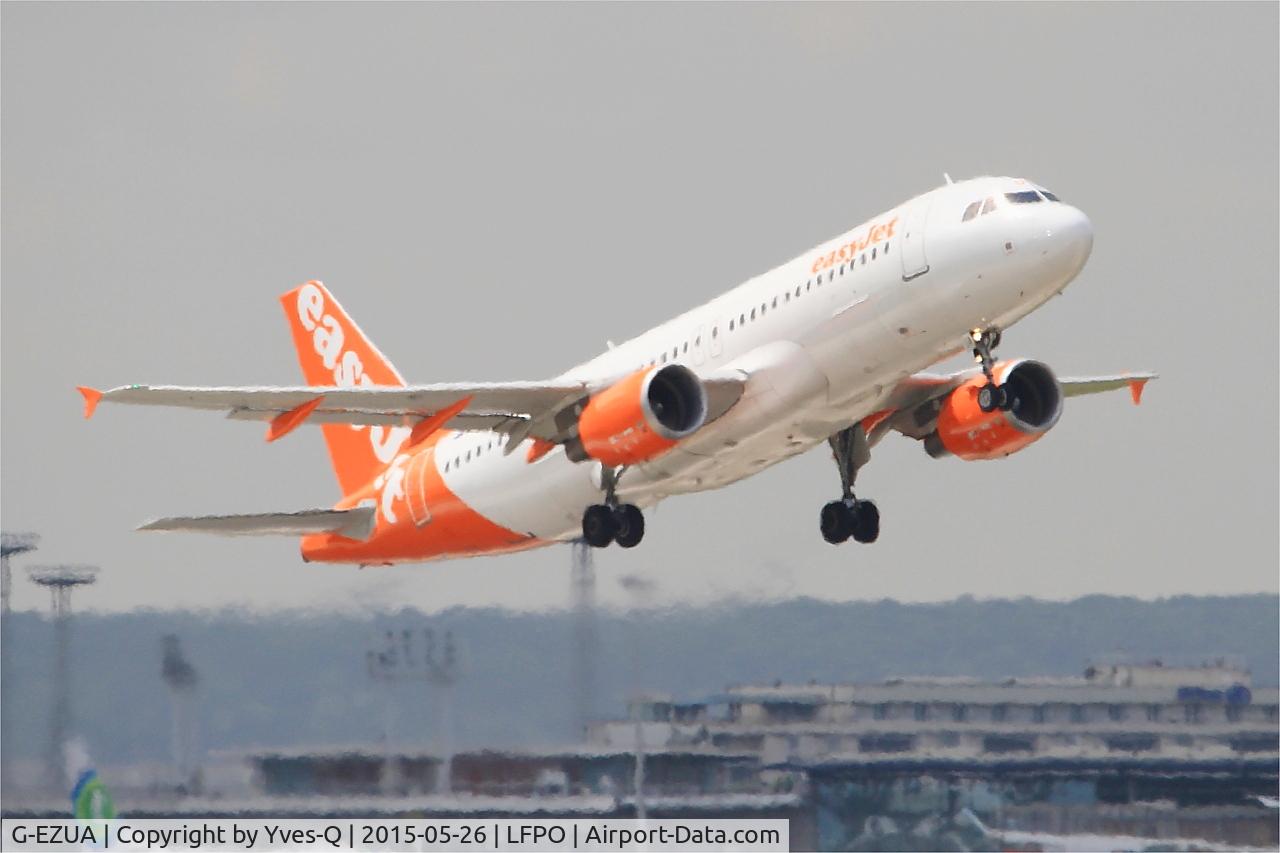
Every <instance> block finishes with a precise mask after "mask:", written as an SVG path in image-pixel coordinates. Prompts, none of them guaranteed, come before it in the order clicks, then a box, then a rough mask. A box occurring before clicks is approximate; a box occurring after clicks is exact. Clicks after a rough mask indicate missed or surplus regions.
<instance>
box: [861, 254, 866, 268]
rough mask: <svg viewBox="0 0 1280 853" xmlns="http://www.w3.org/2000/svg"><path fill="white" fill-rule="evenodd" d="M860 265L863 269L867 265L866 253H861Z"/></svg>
mask: <svg viewBox="0 0 1280 853" xmlns="http://www.w3.org/2000/svg"><path fill="white" fill-rule="evenodd" d="M862 265H863V266H864V267H865V266H866V265H867V253H866V252H863V253H862Z"/></svg>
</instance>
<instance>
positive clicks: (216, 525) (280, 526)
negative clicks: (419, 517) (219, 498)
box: [138, 506, 377, 541]
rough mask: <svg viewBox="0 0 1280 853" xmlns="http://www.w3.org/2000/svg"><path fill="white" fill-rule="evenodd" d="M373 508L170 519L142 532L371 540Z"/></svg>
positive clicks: (157, 521) (144, 528)
mask: <svg viewBox="0 0 1280 853" xmlns="http://www.w3.org/2000/svg"><path fill="white" fill-rule="evenodd" d="M376 512H377V510H376V509H375V508H374V507H371V506H360V507H353V508H351V509H304V510H301V511H298V512H263V513H249V514H242V515H189V516H182V515H177V516H170V517H168V518H157V519H155V520H154V521H148V522H147V523H146V524H143V525H142V526H141V527H139V528H138V529H139V530H161V531H167V532H173V531H181V532H184V533H215V534H218V535H220V536H307V535H309V534H312V533H336V534H338V535H339V536H345V537H347V538H348V539H359V540H361V541H363V540H365V539H368V538H369V536H370V535H372V534H373V527H374V521H375V518H374V516H375V513H376Z"/></svg>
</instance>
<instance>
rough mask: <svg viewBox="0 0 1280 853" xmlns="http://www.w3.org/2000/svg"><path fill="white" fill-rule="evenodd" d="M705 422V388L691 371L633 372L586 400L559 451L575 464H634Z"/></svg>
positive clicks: (659, 452) (668, 368)
mask: <svg viewBox="0 0 1280 853" xmlns="http://www.w3.org/2000/svg"><path fill="white" fill-rule="evenodd" d="M706 420H707V392H706V389H705V388H704V387H703V385H702V382H701V381H700V380H699V379H698V377H697V375H696V374H695V373H694V372H693V371H692V370H690V369H689V368H687V367H685V366H684V365H680V364H668V365H666V366H665V367H659V368H649V369H646V370H639V371H636V372H635V373H633V374H632V375H630V376H628V377H627V378H626V379H623V380H621V381H620V382H617V383H615V384H614V385H612V386H610V387H609V388H606V389H605V390H604V391H601V392H600V393H598V394H596V395H594V396H593V397H592V398H591V400H590V401H589V402H588V403H587V405H586V408H584V409H583V410H582V414H581V415H579V416H578V435H577V437H576V438H574V439H571V440H570V441H568V442H566V444H565V453H566V454H567V455H568V457H569V458H570V459H572V460H573V461H575V462H582V461H585V460H587V459H595V460H598V461H600V462H603V463H604V464H606V465H614V466H617V465H634V464H636V463H639V462H645V461H648V460H650V459H653V458H655V457H657V456H660V455H662V454H663V453H665V452H667V451H668V450H670V449H671V448H672V447H674V446H675V444H676V442H678V441H679V440H680V439H682V438H685V437H686V436H689V435H691V434H693V433H694V432H696V431H697V430H698V428H699V427H701V426H702V425H703V423H705V422H706Z"/></svg>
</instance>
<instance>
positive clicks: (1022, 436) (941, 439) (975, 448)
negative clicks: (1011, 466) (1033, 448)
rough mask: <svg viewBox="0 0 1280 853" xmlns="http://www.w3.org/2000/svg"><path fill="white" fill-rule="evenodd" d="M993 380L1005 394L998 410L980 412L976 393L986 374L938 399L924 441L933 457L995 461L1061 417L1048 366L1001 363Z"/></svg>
mask: <svg viewBox="0 0 1280 853" xmlns="http://www.w3.org/2000/svg"><path fill="white" fill-rule="evenodd" d="M992 378H994V379H995V382H996V384H997V385H999V386H1001V387H1002V388H1003V389H1004V392H1005V398H1006V400H1007V403H1006V405H1005V406H1004V407H1003V408H1000V409H996V410H994V411H991V412H984V411H983V410H982V407H981V406H979V405H978V392H979V391H980V390H981V389H982V387H983V386H984V385H986V384H987V378H986V377H985V376H981V375H979V376H975V377H973V378H972V379H968V380H966V381H965V382H964V383H963V384H962V385H960V386H959V387H958V388H956V389H955V390H954V391H952V392H951V393H950V394H948V395H947V396H946V398H944V399H943V401H942V406H941V408H940V409H939V410H938V425H937V429H936V430H935V431H934V432H933V433H931V434H930V435H928V436H927V437H926V438H925V440H924V447H925V450H926V451H927V452H928V454H929V455H930V456H932V457H934V458H939V457H942V456H949V455H953V456H958V457H960V458H961V459H965V460H973V459H999V458H1001V457H1004V456H1008V455H1009V454H1011V453H1016V452H1017V451H1019V450H1022V449H1023V448H1024V447H1026V446H1027V445H1029V444H1031V443H1032V442H1034V441H1036V440H1037V439H1038V438H1040V437H1041V436H1042V435H1044V434H1045V433H1046V432H1048V431H1049V430H1050V429H1051V428H1052V427H1053V425H1054V424H1056V423H1057V422H1058V418H1059V417H1061V415H1062V386H1060V385H1059V384H1058V379H1057V377H1056V376H1054V375H1053V371H1052V370H1050V369H1049V366H1048V365H1046V364H1043V363H1042V362H1039V361H1031V360H1029V359H1019V360H1017V361H1003V362H1000V363H998V364H996V365H995V366H994V367H993V368H992Z"/></svg>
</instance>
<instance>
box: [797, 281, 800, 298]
mask: <svg viewBox="0 0 1280 853" xmlns="http://www.w3.org/2000/svg"><path fill="white" fill-rule="evenodd" d="M799 298H800V285H798V284H797V285H796V299H799Z"/></svg>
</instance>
